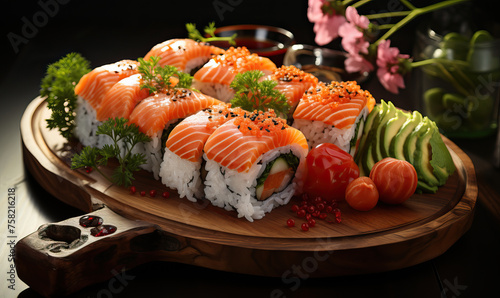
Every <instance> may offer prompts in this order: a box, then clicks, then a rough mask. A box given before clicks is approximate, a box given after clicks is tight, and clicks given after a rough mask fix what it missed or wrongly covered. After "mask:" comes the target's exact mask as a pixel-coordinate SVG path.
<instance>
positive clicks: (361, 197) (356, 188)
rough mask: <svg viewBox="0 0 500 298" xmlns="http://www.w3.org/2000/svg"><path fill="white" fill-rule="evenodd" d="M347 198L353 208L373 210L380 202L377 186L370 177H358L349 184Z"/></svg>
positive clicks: (346, 192)
mask: <svg viewBox="0 0 500 298" xmlns="http://www.w3.org/2000/svg"><path fill="white" fill-rule="evenodd" d="M345 200H346V202H347V204H349V206H351V207H352V208H353V209H356V210H359V211H368V210H371V209H373V207H375V206H376V205H377V202H378V190H377V187H376V186H375V183H373V181H372V179H370V178H369V177H359V178H356V179H354V180H353V181H352V182H351V183H349V185H348V186H347V189H346V191H345Z"/></svg>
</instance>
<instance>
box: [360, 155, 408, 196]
mask: <svg viewBox="0 0 500 298" xmlns="http://www.w3.org/2000/svg"><path fill="white" fill-rule="evenodd" d="M370 178H371V179H372V180H373V182H374V183H375V185H376V186H377V190H378V193H379V196H380V201H382V202H384V203H387V204H401V203H403V202H404V201H406V200H408V199H409V198H410V197H411V195H413V193H415V190H416V189H417V182H418V176H417V171H415V168H414V167H413V165H412V164H411V163H409V162H407V161H405V160H399V159H395V158H392V157H387V158H384V159H382V160H381V161H378V162H377V163H375V165H373V168H372V170H371V172H370Z"/></svg>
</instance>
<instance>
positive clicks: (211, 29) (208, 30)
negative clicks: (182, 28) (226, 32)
mask: <svg viewBox="0 0 500 298" xmlns="http://www.w3.org/2000/svg"><path fill="white" fill-rule="evenodd" d="M186 29H187V31H188V36H189V38H191V39H193V40H196V41H202V42H212V41H227V42H228V43H229V44H230V45H233V46H235V45H236V41H235V39H236V35H237V34H236V33H234V34H233V35H231V36H228V37H220V36H215V29H216V28H215V23H214V22H211V23H209V24H208V26H206V27H205V28H204V32H205V34H206V35H208V36H209V37H204V36H203V35H202V34H201V33H200V31H198V29H196V24H193V23H187V24H186Z"/></svg>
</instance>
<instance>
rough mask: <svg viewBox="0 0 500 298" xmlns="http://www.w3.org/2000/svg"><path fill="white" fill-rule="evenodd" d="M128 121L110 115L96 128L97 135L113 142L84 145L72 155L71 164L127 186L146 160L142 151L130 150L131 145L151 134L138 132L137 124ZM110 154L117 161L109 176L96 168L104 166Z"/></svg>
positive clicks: (142, 140) (146, 140) (132, 146)
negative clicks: (77, 152) (92, 145)
mask: <svg viewBox="0 0 500 298" xmlns="http://www.w3.org/2000/svg"><path fill="white" fill-rule="evenodd" d="M127 122H128V120H127V119H125V118H114V119H111V118H110V119H108V120H106V121H105V122H103V123H102V124H101V125H100V126H99V127H98V128H97V135H107V136H109V137H110V138H111V140H112V144H111V145H109V144H106V145H104V146H103V148H95V147H90V146H86V147H84V148H83V150H82V151H81V153H80V154H75V155H74V156H73V158H72V160H71V168H72V169H78V168H82V167H91V168H93V169H95V170H96V171H98V172H99V173H100V174H101V175H102V176H103V177H104V178H106V179H107V180H109V181H110V182H112V183H115V184H116V185H123V186H125V187H127V186H130V185H131V184H132V180H134V177H133V172H135V171H138V170H139V169H140V165H142V164H144V163H146V156H145V155H144V154H143V153H135V154H132V149H133V148H134V146H135V145H136V144H138V143H141V142H148V141H150V138H149V137H148V136H147V135H145V134H144V133H142V132H140V131H139V127H137V125H135V124H128V123H127ZM110 158H116V159H117V160H118V163H119V165H118V166H117V167H116V168H115V170H114V171H113V174H112V176H111V177H109V176H107V175H106V174H104V173H103V172H102V171H101V170H100V169H99V167H100V166H106V165H107V163H108V160H109V159H110Z"/></svg>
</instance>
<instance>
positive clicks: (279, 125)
mask: <svg viewBox="0 0 500 298" xmlns="http://www.w3.org/2000/svg"><path fill="white" fill-rule="evenodd" d="M234 124H235V125H237V126H238V129H239V130H240V131H241V133H243V134H244V135H254V136H257V137H261V136H263V135H268V136H271V135H274V134H275V133H276V132H278V131H280V130H282V129H286V128H287V127H288V125H287V124H286V120H285V119H282V118H278V117H276V113H275V112H274V111H273V110H272V109H271V110H269V111H267V112H262V111H254V112H253V113H247V114H244V115H243V116H240V117H237V118H236V120H235V121H234Z"/></svg>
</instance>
